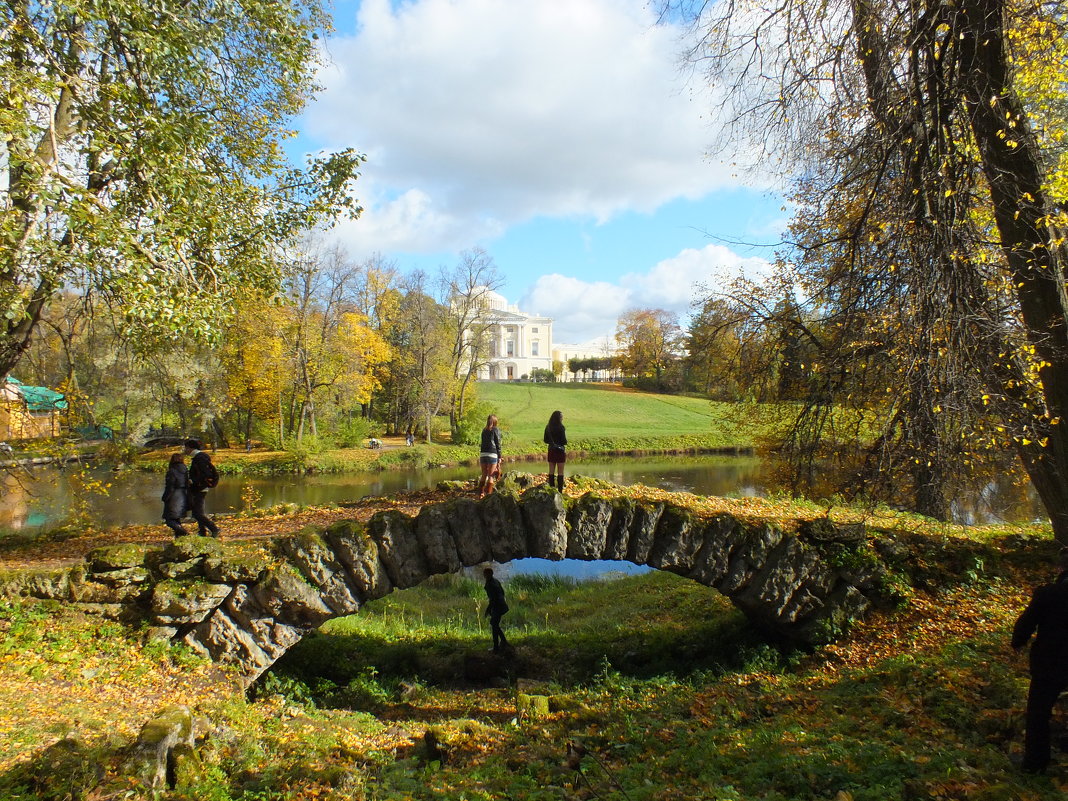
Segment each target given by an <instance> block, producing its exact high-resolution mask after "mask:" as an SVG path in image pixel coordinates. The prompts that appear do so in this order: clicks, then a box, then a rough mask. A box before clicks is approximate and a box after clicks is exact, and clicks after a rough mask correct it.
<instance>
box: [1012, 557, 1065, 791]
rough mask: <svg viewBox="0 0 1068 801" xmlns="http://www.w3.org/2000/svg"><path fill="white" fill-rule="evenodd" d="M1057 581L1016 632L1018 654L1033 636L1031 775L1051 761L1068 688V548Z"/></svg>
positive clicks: (1027, 752) (1027, 765)
mask: <svg viewBox="0 0 1068 801" xmlns="http://www.w3.org/2000/svg"><path fill="white" fill-rule="evenodd" d="M1060 558H1061V567H1062V568H1064V569H1063V570H1062V572H1061V574H1060V575H1059V576H1058V577H1057V580H1056V581H1055V582H1053V583H1052V584H1045V585H1043V586H1041V587H1039V588H1038V589H1036V590H1035V592H1034V595H1033V596H1032V597H1031V603H1029V604H1028V605H1027V608H1026V609H1024V611H1023V613H1022V614H1021V615H1020V617H1019V618H1018V619H1017V621H1016V625H1015V626H1014V627H1013V630H1012V647H1013V648H1014V649H1015V650H1016V651H1020V650H1022V649H1023V647H1024V646H1025V645H1027V642H1028V640H1030V639H1031V635H1032V634H1035V632H1037V634H1036V635H1035V641H1034V643H1033V644H1032V645H1031V656H1030V667H1031V686H1030V689H1029V690H1028V692H1027V724H1026V725H1027V731H1026V734H1025V736H1024V758H1023V764H1022V765H1021V766H1020V767H1021V768H1022V769H1023V770H1024V771H1026V772H1027V773H1042V772H1043V771H1045V769H1046V767H1047V766H1048V765H1049V761H1050V732H1049V721H1050V717H1051V716H1052V715H1053V705H1054V704H1056V703H1057V697H1058V696H1059V695H1060V694H1061V692H1063V691H1064V690H1065V689H1066V688H1068V548H1064V549H1062V550H1061V556H1060Z"/></svg>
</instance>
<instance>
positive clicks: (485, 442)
mask: <svg viewBox="0 0 1068 801" xmlns="http://www.w3.org/2000/svg"><path fill="white" fill-rule="evenodd" d="M478 466H479V467H480V468H481V470H482V475H480V476H479V477H478V497H479V498H485V497H486V496H487V495H489V494H490V493H491V492H493V485H494V484H495V483H496V482H497V479H498V478H499V477H500V475H501V430H500V429H499V428H497V415H495V414H491V415H490V416H489V417H487V418H486V427H485V428H483V429H482V439H481V443H480V445H479V454H478Z"/></svg>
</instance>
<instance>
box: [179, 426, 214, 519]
mask: <svg viewBox="0 0 1068 801" xmlns="http://www.w3.org/2000/svg"><path fill="white" fill-rule="evenodd" d="M185 453H186V455H187V456H192V457H193V458H191V459H190V460H189V512H190V514H192V515H193V519H194V520H196V521H197V534H199V535H200V536H201V537H207V536H212V537H218V536H219V527H218V526H217V525H216V524H215V521H214V520H212V519H211V518H210V517H208V515H207V513H206V512H205V511H204V502H205V501H206V500H207V497H208V489H209V487H210V485H209V484H208V474H209V473H213V472H214V467H213V466H212V464H211V457H210V456H209V455H208V454H206V453H205V452H204V451H202V450H200V443H199V442H198V441H197V440H195V439H187V440H186V441H185Z"/></svg>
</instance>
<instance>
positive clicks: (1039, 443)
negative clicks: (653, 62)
mask: <svg viewBox="0 0 1068 801" xmlns="http://www.w3.org/2000/svg"><path fill="white" fill-rule="evenodd" d="M691 10H695V11H696V12H697V13H696V15H695V16H694V20H695V23H696V25H695V28H694V30H695V32H696V33H697V39H696V40H695V46H694V48H693V49H692V51H691V56H692V57H693V58H694V59H695V61H697V62H700V63H703V64H705V65H706V66H708V67H709V71H708V75H709V77H710V78H712V79H713V80H715V81H717V83H718V85H719V86H721V87H722V88H724V90H725V91H726V92H727V93H728V94H730V95H731V97H732V98H733V100H734V101H735V102H734V106H733V108H734V109H735V111H736V112H737V116H736V118H735V119H736V121H737V122H739V123H749V122H751V121H753V120H756V119H759V121H760V126H759V134H758V136H759V137H763V142H762V144H765V145H773V146H775V147H777V148H778V151H779V153H780V154H781V155H783V156H784V157H785V158H786V159H787V160H788V161H790V162H791V163H792V164H793V165H794V166H797V167H799V168H800V170H799V172H800V174H801V176H802V177H801V182H800V183H799V191H798V194H799V199H800V201H801V202H800V213H799V217H798V220H799V222H802V221H805V220H807V221H809V223H810V224H809V225H808V226H807V231H808V233H810V234H811V235H809V236H803V237H799V238H798V242H797V244H798V248H797V249H796V251H795V252H793V253H790V254H786V260H787V261H789V262H790V263H793V264H796V265H797V266H798V267H799V269H800V270H801V272H802V273H804V274H805V275H807V276H808V287H807V289H808V296H807V297H808V299H809V300H810V302H811V303H812V304H813V305H820V306H822V307H823V308H824V309H825V310H826V311H827V312H828V314H827V315H826V320H827V321H828V322H829V323H831V324H833V325H834V326H835V327H836V328H838V329H846V330H848V331H849V332H850V334H849V335H843V336H841V337H839V336H838V335H836V336H835V337H832V338H830V339H829V340H828V342H829V343H831V349H830V350H828V353H829V354H833V355H839V356H841V355H842V354H846V355H850V356H851V357H853V359H851V360H849V364H846V363H843V360H841V359H839V360H837V361H838V365H839V367H840V370H841V371H847V372H846V373H841V371H839V374H846V375H848V374H851V373H850V371H851V370H852V367H851V366H850V365H851V364H856V365H865V366H867V367H870V366H872V365H877V366H881V365H890V366H892V374H893V380H892V382H891V383H890V384H889V386H891V387H892V388H893V389H892V390H891V392H890V393H889V394H891V395H892V401H893V402H891V403H889V404H887V405H886V406H885V407H884V408H885V409H886V410H892V412H891V413H890V414H889V415H888V416H886V417H885V418H884V419H885V420H886V421H887V424H888V425H887V427H886V428H885V429H884V433H883V434H880V435H879V436H878V438H877V444H879V443H883V444H886V445H887V446H888V447H887V448H886V449H885V450H884V451H883V452H884V453H890V452H893V453H894V454H896V455H897V456H898V457H899V458H900V459H903V460H905V461H910V462H911V464H912V465H913V466H914V469H913V470H912V481H913V484H914V489H915V492H916V497H917V499H918V502H919V504H920V506H921V507H922V508H925V509H934V510H938V509H941V510H942V514H944V513H945V507H946V499H945V490H946V486H947V485H946V482H945V478H944V470H943V467H944V466H945V465H947V464H949V463H950V462H951V461H952V453H953V450H952V448H951V447H950V445H951V443H952V442H953V441H954V439H956V440H957V441H959V440H961V439H962V438H963V439H965V440H966V441H971V442H974V443H976V444H977V445H979V446H983V445H985V444H989V442H990V440H997V439H998V437H997V436H996V435H995V434H988V433H987V432H998V430H999V429H998V426H1000V427H1001V431H1003V432H1004V436H1003V437H1002V439H1003V441H1004V442H1005V443H1006V444H1007V445H1009V446H1010V447H1012V448H1014V449H1015V451H1016V453H1017V454H1018V455H1019V457H1020V460H1021V462H1022V464H1023V465H1024V467H1025V468H1026V470H1027V472H1028V474H1029V475H1030V477H1031V480H1032V483H1033V484H1034V486H1035V488H1036V490H1037V491H1038V493H1039V496H1040V497H1041V498H1042V500H1043V503H1044V504H1045V506H1046V509H1047V511H1048V513H1049V515H1050V518H1051V521H1052V523H1053V528H1054V532H1055V534H1056V536H1057V538H1058V539H1060V540H1062V541H1065V542H1068V426H1066V425H1065V424H1064V422H1063V421H1064V420H1065V414H1066V413H1068V311H1066V309H1068V304H1066V301H1065V293H1064V291H1063V286H1064V280H1065V275H1064V269H1065V255H1066V254H1065V240H1064V237H1063V235H1062V233H1061V231H1062V230H1063V225H1064V209H1063V205H1061V204H1062V203H1063V201H1062V200H1061V199H1060V198H1059V196H1058V194H1057V189H1056V187H1057V186H1058V185H1059V180H1060V179H1059V178H1058V177H1057V174H1056V170H1055V169H1054V165H1055V163H1056V161H1057V159H1055V158H1053V157H1052V155H1051V153H1050V152H1048V151H1049V150H1050V147H1049V144H1048V143H1049V141H1050V140H1051V139H1052V137H1051V135H1050V133H1049V132H1050V131H1056V130H1057V128H1058V127H1059V128H1063V124H1061V125H1054V126H1050V127H1048V128H1045V129H1036V128H1035V126H1034V124H1033V117H1034V115H1035V114H1036V113H1041V114H1045V115H1053V116H1056V115H1057V114H1058V113H1059V112H1058V109H1063V104H1062V103H1057V102H1051V103H1047V104H1046V105H1044V106H1042V107H1041V110H1040V111H1039V109H1040V107H1039V105H1038V104H1036V103H1035V102H1034V101H1033V100H1032V99H1029V97H1028V93H1027V92H1021V86H1024V85H1025V83H1026V80H1025V79H1026V76H1027V74H1028V73H1029V71H1033V70H1034V66H1033V65H1034V62H1036V61H1037V62H1039V63H1045V64H1046V65H1047V66H1054V67H1055V69H1053V70H1052V72H1055V73H1056V74H1057V75H1059V76H1060V79H1059V80H1058V81H1056V82H1055V83H1054V84H1053V85H1052V87H1051V88H1050V89H1049V90H1048V91H1047V92H1046V97H1047V98H1048V97H1052V96H1056V95H1062V96H1063V87H1064V85H1065V84H1064V80H1063V61H1061V62H1060V63H1059V64H1054V62H1053V60H1052V59H1051V58H1050V52H1049V51H1050V47H1049V46H1043V47H1038V48H1035V47H1031V48H1025V47H1024V46H1023V42H1025V41H1026V38H1027V36H1026V34H1025V35H1024V36H1023V37H1021V38H1020V39H1014V38H1013V35H1014V32H1017V31H1024V32H1027V31H1034V30H1035V29H1036V28H1038V29H1042V30H1044V31H1045V35H1044V36H1043V37H1040V39H1041V40H1042V41H1061V42H1063V40H1064V38H1065V37H1064V30H1063V26H1064V22H1065V19H1066V15H1065V11H1066V9H1065V8H1064V6H1063V5H1062V4H1061V3H1058V2H1054V3H1046V4H1030V3H1013V4H1008V5H1005V4H1001V3H997V2H994V1H993V0H965V2H962V3H953V4H945V3H938V2H934V0H930V2H920V3H905V2H886V3H880V4H874V3H869V2H867V0H849V2H841V3H831V4H827V3H812V2H809V0H783V1H782V2H778V3H774V4H771V5H770V6H764V7H759V8H758V7H756V6H744V7H743V6H740V5H733V4H731V5H723V6H716V7H713V6H711V5H703V4H702V5H700V7H694V6H691ZM1054 49H1055V48H1054ZM1040 71H1041V70H1040ZM1022 81H1023V82H1022ZM1060 122H1061V123H1063V118H1062V119H1061V120H1060ZM743 127H744V126H743V125H739V126H738V127H737V128H736V129H735V130H736V131H738V132H741V131H742V129H743ZM751 130H755V129H751ZM988 243H992V244H993V247H991V246H990V244H988ZM832 279H833V280H832ZM846 279H848V280H847V281H846ZM843 281H846V282H845V283H843ZM843 286H844V287H846V288H845V290H843ZM864 323H867V324H869V325H871V326H872V327H873V328H874V333H871V334H870V335H869V336H867V338H865V337H864V336H863V335H862V324H864ZM891 335H892V336H893V339H892V340H891V339H887V337H889V336H891ZM878 360H882V361H881V362H879V361H878ZM851 383H853V381H852V379H850V380H844V381H841V382H838V385H839V386H841V387H842V389H843V390H844V391H845V393H846V395H848V393H849V391H850V390H849V389H847V388H848V387H849V385H850V384H851ZM888 400H889V399H888ZM991 415H994V416H995V417H996V418H997V421H998V422H997V423H995V424H994V425H993V426H992V427H988V426H987V424H986V421H987V420H988V419H989V417H990V416H991ZM888 435H889V436H888ZM891 443H893V444H894V447H892V448H891V447H889V445H890V444H891ZM995 444H996V443H995ZM947 455H949V456H950V458H948V459H947V458H946V456H947ZM899 463H900V462H899Z"/></svg>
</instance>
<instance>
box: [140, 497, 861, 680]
mask: <svg viewBox="0 0 1068 801" xmlns="http://www.w3.org/2000/svg"><path fill="white" fill-rule="evenodd" d="M861 534H862V532H861V531H860V530H859V528H856V527H855V528H853V529H843V530H838V529H836V528H835V527H833V526H831V525H830V524H828V523H827V522H826V521H821V523H820V524H819V525H816V524H811V523H805V524H802V525H801V526H800V529H799V531H798V532H797V533H787V532H786V531H784V530H783V529H782V528H780V527H777V526H773V525H771V524H767V523H762V524H753V523H747V522H743V521H740V520H738V519H735V518H733V517H731V516H728V515H719V516H716V517H711V518H700V517H696V516H694V515H692V514H691V513H690V512H688V511H686V510H685V509H683V508H681V507H677V506H674V505H671V504H665V503H658V502H636V501H633V500H631V499H628V498H615V499H607V498H603V497H598V496H597V495H595V494H587V495H585V496H583V497H581V498H579V499H577V500H574V501H569V502H565V498H564V496H563V495H561V494H560V493H558V492H556V491H555V490H552V489H549V488H548V487H539V488H537V489H533V490H530V491H528V492H526V493H525V494H523V495H522V496H519V497H513V496H510V495H507V494H505V493H496V494H494V495H491V496H489V497H488V498H486V499H485V500H483V501H479V502H476V501H474V500H471V499H466V498H461V499H456V500H453V501H450V502H447V503H443V504H435V505H428V506H424V507H423V508H422V510H421V511H420V512H419V514H418V515H417V516H416V517H414V518H411V517H408V516H406V515H404V514H402V513H400V512H396V511H389V512H382V513H379V514H377V515H376V516H375V517H373V518H372V519H371V520H370V522H369V523H368V524H367V525H366V526H363V525H362V524H359V523H356V522H344V523H338V524H335V525H333V526H331V527H329V528H327V529H325V530H321V531H312V530H307V531H305V532H302V533H301V534H298V535H296V536H292V537H286V538H282V539H279V540H278V541H277V545H278V551H279V555H284V558H285V561H284V563H279V564H275V565H274V566H273V567H271V568H270V569H269V570H266V569H265V570H263V571H260V572H259V573H258V574H256V575H252V574H250V573H249V574H246V575H244V576H240V575H237V572H239V571H236V572H235V571H231V572H230V573H229V574H227V573H226V571H216V573H215V579H216V580H215V581H214V582H213V583H210V584H208V586H209V587H212V588H214V589H213V590H212V591H211V592H209V593H207V595H208V596H209V597H210V598H211V600H210V601H208V602H206V603H205V604H204V605H202V606H201V607H200V610H201V611H200V612H199V613H198V614H197V616H196V622H190V623H189V624H187V625H186V626H184V627H182V628H181V630H180V631H179V632H178V633H177V636H178V637H180V638H181V639H182V640H183V641H184V642H186V643H188V644H189V645H191V646H192V647H194V648H196V649H197V650H201V651H203V652H206V653H207V654H209V655H210V656H211V657H212V658H213V659H216V660H219V661H226V662H237V663H239V664H240V665H241V666H242V668H243V670H244V672H245V673H246V675H247V676H248V677H249V678H250V679H251V678H255V677H256V676H258V675H259V674H260V673H262V672H263V671H264V670H266V669H267V668H268V667H269V666H270V665H271V664H272V663H273V662H274V661H275V660H276V659H278V657H280V656H281V655H282V654H283V653H284V652H285V651H286V650H287V649H288V648H289V647H291V646H292V645H294V644H295V643H296V642H297V641H298V640H299V639H300V638H301V637H302V636H303V635H304V634H305V633H307V632H308V631H310V630H312V629H315V628H317V627H318V626H319V625H321V624H322V623H323V622H325V621H326V620H329V619H330V618H333V617H339V616H342V615H351V614H354V613H355V612H357V611H358V610H359V608H360V606H361V605H362V604H363V603H365V602H367V601H370V600H373V599H375V598H380V597H382V596H383V595H386V594H387V593H389V592H391V591H393V590H394V589H404V588H407V587H412V586H415V585H416V584H419V583H421V582H422V581H424V580H425V579H426V578H428V577H429V576H432V575H436V574H440V573H454V572H456V571H458V570H460V569H461V568H462V567H465V566H471V565H477V564H480V563H483V562H488V561H495V562H509V561H511V560H513V559H520V558H525V557H537V558H542V559H552V560H558V559H565V558H567V559H580V560H595V559H608V560H618V561H629V562H633V563H635V564H641V565H649V566H651V567H654V568H657V569H660V570H668V571H671V572H673V573H677V574H679V575H682V576H685V577H688V578H690V579H693V580H694V581H697V582H699V583H701V584H704V585H706V586H710V587H714V588H715V589H717V590H719V591H720V592H722V593H723V594H724V595H726V596H727V597H728V598H730V599H731V600H732V601H733V602H734V604H735V605H736V606H737V607H739V608H740V609H741V610H742V611H743V612H744V613H745V614H746V615H747V617H748V618H749V619H750V620H751V621H752V622H753V623H755V624H756V625H758V626H759V627H761V628H762V629H764V630H765V631H768V632H769V633H771V634H773V635H775V636H777V637H780V638H785V639H787V640H792V641H795V642H799V643H815V642H820V641H823V640H826V639H828V638H829V637H831V636H833V635H834V634H835V633H837V632H838V631H840V630H841V626H842V624H844V623H846V622H847V621H848V620H851V619H853V618H855V617H856V616H857V615H859V614H861V613H862V612H863V611H864V610H865V609H867V608H868V607H869V606H870V605H871V603H872V601H873V600H875V599H877V598H878V597H879V585H880V584H881V581H880V577H881V575H882V568H881V566H880V565H879V563H878V560H877V559H875V557H874V554H871V553H870V552H869V551H868V549H867V546H866V544H865V543H864V542H863V540H862V539H860V535H861ZM846 566H848V567H846ZM210 578H211V577H210V576H209V579H210ZM223 579H225V580H223ZM200 582H201V584H203V583H204V580H203V579H200ZM153 605H154V607H155V606H157V604H156V603H155V601H154V602H153ZM157 622H159V621H157Z"/></svg>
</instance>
